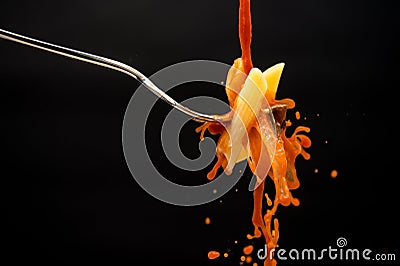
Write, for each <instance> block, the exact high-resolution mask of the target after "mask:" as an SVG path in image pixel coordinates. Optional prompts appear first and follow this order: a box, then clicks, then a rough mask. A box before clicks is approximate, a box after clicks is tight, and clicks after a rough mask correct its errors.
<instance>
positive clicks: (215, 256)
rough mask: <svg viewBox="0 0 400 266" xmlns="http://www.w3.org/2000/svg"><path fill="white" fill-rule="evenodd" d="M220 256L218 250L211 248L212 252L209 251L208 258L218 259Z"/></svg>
mask: <svg viewBox="0 0 400 266" xmlns="http://www.w3.org/2000/svg"><path fill="white" fill-rule="evenodd" d="M219 256H220V254H219V252H218V251H214V250H211V251H210V252H208V258H209V259H210V260H213V259H216V258H218V257H219Z"/></svg>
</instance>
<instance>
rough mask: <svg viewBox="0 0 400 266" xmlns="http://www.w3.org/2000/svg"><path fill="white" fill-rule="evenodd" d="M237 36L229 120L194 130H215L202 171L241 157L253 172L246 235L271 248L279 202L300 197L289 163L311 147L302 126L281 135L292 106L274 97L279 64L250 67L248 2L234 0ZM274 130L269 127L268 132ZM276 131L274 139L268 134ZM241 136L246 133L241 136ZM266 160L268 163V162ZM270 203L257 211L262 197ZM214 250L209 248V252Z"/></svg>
mask: <svg viewBox="0 0 400 266" xmlns="http://www.w3.org/2000/svg"><path fill="white" fill-rule="evenodd" d="M239 39H240V44H241V49H242V56H241V57H240V58H238V59H236V60H235V61H234V63H233V65H232V67H231V69H230V70H229V72H228V76H227V79H226V89H225V90H226V94H227V98H228V101H229V105H230V107H231V112H230V113H228V114H226V115H228V116H231V118H232V120H231V122H229V123H225V124H220V123H217V122H206V123H204V124H202V125H201V126H199V127H198V128H197V129H196V132H199V133H200V139H203V138H204V134H205V132H206V131H208V132H209V133H211V134H213V135H220V137H219V139H218V143H217V148H216V157H217V162H216V164H215V165H214V167H213V169H212V170H211V171H210V172H209V173H208V174H207V178H208V179H210V180H212V179H213V178H215V176H216V174H217V171H218V170H219V169H220V168H221V167H222V168H223V169H224V171H225V173H226V174H228V175H229V174H230V173H231V172H232V169H233V167H234V165H235V163H236V162H238V161H241V160H244V159H247V160H248V164H249V167H250V169H251V170H252V172H253V174H254V175H255V176H256V177H257V184H256V189H255V190H254V191H253V200H254V208H253V216H252V223H253V225H254V233H253V234H252V235H250V234H249V235H248V236H247V237H248V238H249V239H251V238H259V237H261V236H263V237H264V238H265V241H266V244H267V247H268V250H271V249H274V248H275V247H277V243H278V239H279V235H280V234H279V221H278V218H276V217H275V214H276V211H277V208H278V206H279V205H282V206H288V205H290V204H292V205H294V206H298V205H299V204H300V201H299V200H298V199H297V198H294V197H293V196H292V193H291V190H294V189H297V188H298V187H299V185H300V183H299V180H298V177H297V172H296V168H295V160H296V158H297V157H298V156H299V155H302V157H303V158H304V159H306V160H308V159H309V158H310V154H309V153H307V152H306V151H305V148H309V147H310V146H311V140H310V138H309V137H308V136H306V135H305V134H304V133H308V132H309V131H310V129H309V128H308V127H304V126H299V127H297V128H296V129H295V130H294V132H293V134H292V135H291V136H289V137H288V136H286V129H287V128H288V127H290V126H291V122H290V121H286V111H287V110H288V109H293V108H294V107H295V102H294V101H293V100H292V99H280V100H278V99H276V92H277V89H278V85H279V81H280V78H281V75H282V72H283V69H284V64H283V63H279V64H276V65H274V66H272V67H270V68H268V69H267V70H265V71H264V72H261V71H260V70H259V69H258V68H254V67H253V64H252V61H251V53H250V44H251V14H250V1H249V0H240V8H239ZM263 101H267V102H268V104H269V105H270V106H271V108H273V110H274V111H273V116H274V119H275V122H276V128H271V126H270V124H268V123H269V121H268V119H269V117H268V116H267V114H266V113H263ZM272 130H274V131H275V132H273V131H272ZM275 135H276V138H274V137H273V136H275ZM246 136H247V137H246ZM270 165H271V167H269V166H270ZM267 176H269V178H271V180H272V181H273V183H274V185H275V196H274V199H273V200H271V199H270V198H269V197H268V195H267V194H265V193H264V187H265V178H266V177H267ZM264 200H265V201H266V202H267V204H268V206H270V207H271V208H270V209H268V210H267V211H266V213H265V214H263V212H262V211H263V202H264ZM213 254H214V253H213ZM276 263H277V262H276V260H275V259H274V258H272V257H269V256H267V258H266V259H265V261H264V265H276Z"/></svg>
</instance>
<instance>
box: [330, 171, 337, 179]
mask: <svg viewBox="0 0 400 266" xmlns="http://www.w3.org/2000/svg"><path fill="white" fill-rule="evenodd" d="M337 175H338V172H337V171H336V170H332V172H331V177H332V178H336V177H337Z"/></svg>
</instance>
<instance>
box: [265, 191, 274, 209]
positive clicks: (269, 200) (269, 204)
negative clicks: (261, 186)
mask: <svg viewBox="0 0 400 266" xmlns="http://www.w3.org/2000/svg"><path fill="white" fill-rule="evenodd" d="M265 198H266V199H267V204H268V206H272V200H271V199H270V198H269V197H268V194H267V193H265Z"/></svg>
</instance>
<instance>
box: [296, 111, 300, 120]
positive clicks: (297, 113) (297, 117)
mask: <svg viewBox="0 0 400 266" xmlns="http://www.w3.org/2000/svg"><path fill="white" fill-rule="evenodd" d="M295 116H296V119H297V120H299V119H300V112H299V111H296V113H295Z"/></svg>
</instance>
